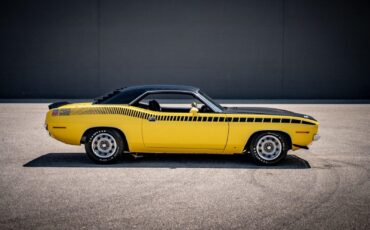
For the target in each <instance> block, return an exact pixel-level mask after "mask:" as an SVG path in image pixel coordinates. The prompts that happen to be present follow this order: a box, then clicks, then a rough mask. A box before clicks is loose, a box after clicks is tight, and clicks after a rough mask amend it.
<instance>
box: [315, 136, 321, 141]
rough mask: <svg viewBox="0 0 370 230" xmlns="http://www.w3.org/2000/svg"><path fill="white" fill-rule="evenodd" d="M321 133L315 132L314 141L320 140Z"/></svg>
mask: <svg viewBox="0 0 370 230" xmlns="http://www.w3.org/2000/svg"><path fill="white" fill-rule="evenodd" d="M320 138H321V137H320V135H319V134H315V135H313V141H318V140H320Z"/></svg>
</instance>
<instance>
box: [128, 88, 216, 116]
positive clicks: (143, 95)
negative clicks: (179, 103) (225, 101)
mask: <svg viewBox="0 0 370 230" xmlns="http://www.w3.org/2000/svg"><path fill="white" fill-rule="evenodd" d="M160 93H175V94H176V93H177V94H188V95H192V96H194V97H195V98H196V99H198V100H199V101H201V102H202V103H204V104H205V105H207V106H208V107H209V108H210V109H211V110H212V111H213V112H215V113H221V112H222V110H220V109H219V108H218V107H217V106H215V105H214V104H213V103H211V102H210V101H209V100H207V98H205V97H203V96H202V95H201V94H199V93H198V92H193V91H186V90H148V91H146V92H144V93H142V94H141V95H140V96H138V97H137V98H135V99H134V100H132V101H131V102H130V103H129V105H130V106H134V104H135V103H137V102H139V101H140V100H141V99H143V98H144V97H145V96H147V95H149V94H160Z"/></svg>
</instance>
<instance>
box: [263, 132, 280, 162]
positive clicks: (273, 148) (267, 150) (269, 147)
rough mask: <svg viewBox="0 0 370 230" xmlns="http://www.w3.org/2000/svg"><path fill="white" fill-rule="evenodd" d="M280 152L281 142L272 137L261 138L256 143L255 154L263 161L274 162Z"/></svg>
mask: <svg viewBox="0 0 370 230" xmlns="http://www.w3.org/2000/svg"><path fill="white" fill-rule="evenodd" d="M281 151H282V144H281V141H280V140H279V138H277V137H276V136H274V135H266V136H263V137H261V138H260V139H259V140H258V142H257V154H258V156H260V157H261V158H262V159H264V160H268V161H271V160H275V159H276V158H278V157H279V156H280V154H281Z"/></svg>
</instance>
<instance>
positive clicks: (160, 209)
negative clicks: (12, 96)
mask: <svg viewBox="0 0 370 230" xmlns="http://www.w3.org/2000/svg"><path fill="white" fill-rule="evenodd" d="M242 106H245V105H242ZM253 106H269V107H277V108H283V109H288V110H293V111H296V112H300V113H307V114H310V115H312V116H314V117H315V118H316V119H318V120H319V122H320V123H321V126H320V129H319V133H320V135H321V139H320V140H319V141H318V142H316V143H314V144H313V145H312V146H311V147H310V150H299V151H295V152H289V154H290V155H289V157H288V158H287V159H286V160H285V161H283V162H281V164H279V165H278V166H273V167H260V166H256V165H255V164H254V163H253V162H252V161H251V159H250V158H248V157H247V158H244V157H241V156H219V155H145V156H144V157H143V158H140V159H132V158H129V157H123V158H122V159H121V160H120V161H119V162H118V163H117V164H115V165H106V166H101V165H95V164H94V163H92V162H90V161H89V160H88V159H87V157H86V156H85V155H84V149H83V147H82V146H81V147H78V146H68V145H65V144H63V143H60V142H58V141H56V140H54V139H52V138H50V137H49V136H48V134H47V133H46V131H45V130H44V128H43V123H44V114H45V112H46V111H47V104H46V103H40V104H37V103H34V104H32V103H27V104H25V103H24V104H22V103H5V104H0V146H1V148H0V229H35V228H37V229H51V228H53V229H81V228H86V229H282V228H283V229H369V228H370V179H369V178H370V105H366V104H358V105H356V104H352V105H350V104H305V105H300V104H272V105H261V104H258V105H253Z"/></svg>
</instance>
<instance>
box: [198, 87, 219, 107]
mask: <svg viewBox="0 0 370 230" xmlns="http://www.w3.org/2000/svg"><path fill="white" fill-rule="evenodd" d="M199 94H200V95H202V96H203V97H205V98H206V99H207V100H208V101H209V102H211V103H212V104H213V105H214V106H216V107H217V108H219V109H220V110H221V111H224V107H222V106H221V105H220V104H218V103H217V102H215V101H214V100H213V99H212V98H211V97H210V96H208V95H207V94H205V93H203V92H202V91H199Z"/></svg>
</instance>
